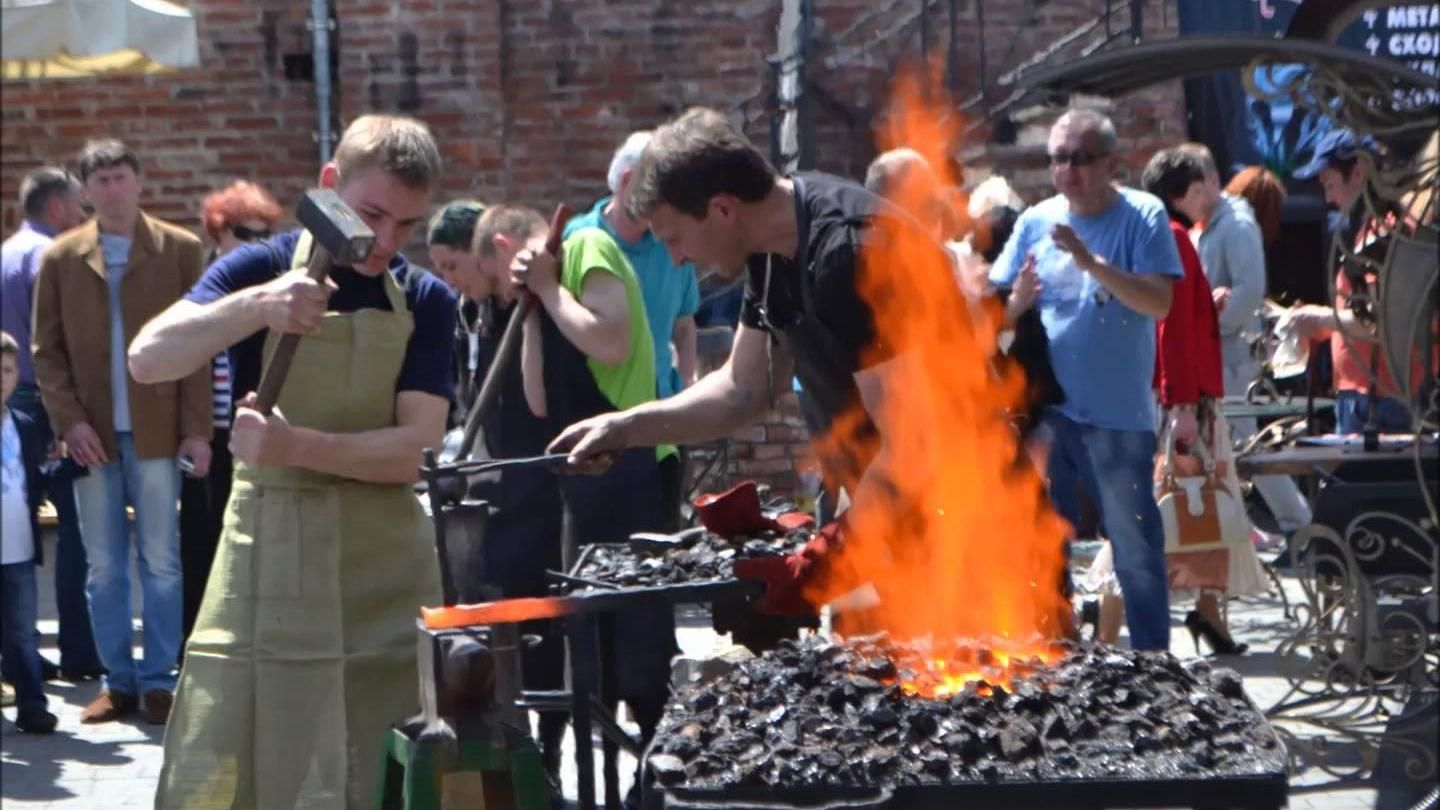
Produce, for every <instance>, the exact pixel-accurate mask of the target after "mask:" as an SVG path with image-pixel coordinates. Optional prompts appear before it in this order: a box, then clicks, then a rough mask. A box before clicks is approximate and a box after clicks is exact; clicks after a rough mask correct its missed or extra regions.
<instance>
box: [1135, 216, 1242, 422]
mask: <svg viewBox="0 0 1440 810" xmlns="http://www.w3.org/2000/svg"><path fill="white" fill-rule="evenodd" d="M1170 232H1171V233H1172V234H1173V235H1174V236H1175V246H1176V247H1177V248H1179V250H1180V264H1181V265H1182V266H1184V268H1185V277H1184V278H1182V279H1181V280H1179V281H1177V282H1175V296H1174V298H1173V299H1172V301H1171V303H1170V314H1168V315H1166V316H1165V319H1164V320H1162V321H1160V322H1158V323H1156V324H1155V343H1156V351H1155V378H1154V382H1153V383H1152V385H1153V387H1154V388H1155V390H1156V391H1159V392H1160V404H1162V405H1164V406H1165V407H1167V408H1169V407H1172V406H1175V405H1194V404H1197V403H1199V402H1200V397H1202V396H1208V397H1220V396H1224V394H1225V381H1224V377H1223V375H1222V374H1221V371H1220V320H1219V318H1218V317H1217V316H1216V314H1215V299H1214V297H1213V296H1212V295H1211V292H1210V281H1209V280H1208V279H1206V278H1205V272H1204V270H1203V269H1201V267H1200V254H1199V253H1198V252H1196V250H1195V246H1194V245H1193V244H1191V243H1190V234H1189V233H1188V232H1187V231H1186V230H1185V228H1184V226H1182V225H1181V224H1180V223H1178V222H1176V221H1175V220H1173V219H1172V220H1170Z"/></svg>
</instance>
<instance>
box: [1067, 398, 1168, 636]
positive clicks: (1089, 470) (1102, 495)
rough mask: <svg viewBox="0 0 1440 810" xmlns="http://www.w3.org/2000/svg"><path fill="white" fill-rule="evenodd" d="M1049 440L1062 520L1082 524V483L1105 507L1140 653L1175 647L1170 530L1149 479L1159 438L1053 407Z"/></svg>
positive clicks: (1128, 615) (1127, 619)
mask: <svg viewBox="0 0 1440 810" xmlns="http://www.w3.org/2000/svg"><path fill="white" fill-rule="evenodd" d="M1045 425H1046V427H1047V428H1048V429H1049V432H1050V434H1051V437H1052V441H1051V446H1050V456H1049V465H1048V466H1049V469H1048V470H1047V472H1048V474H1049V478H1050V499H1051V501H1053V502H1054V504H1055V509H1056V510H1057V511H1058V512H1059V513H1060V515H1061V516H1062V517H1064V518H1065V519H1066V520H1069V521H1070V522H1071V523H1072V524H1074V523H1076V522H1078V519H1079V515H1080V503H1079V498H1078V496H1077V494H1076V486H1077V485H1079V484H1083V485H1084V487H1085V489H1086V491H1087V492H1088V493H1089V494H1090V498H1091V500H1092V501H1094V503H1095V505H1096V507H1097V508H1099V510H1100V519H1101V520H1102V521H1103V522H1104V524H1105V532H1106V534H1107V535H1108V536H1109V538H1110V543H1111V545H1112V546H1113V548H1114V553H1115V576H1116V578H1118V579H1119V580H1120V588H1121V590H1122V591H1124V593H1125V623H1126V626H1127V627H1129V628H1130V646H1132V647H1134V648H1135V649H1137V650H1168V649H1169V648H1170V589H1169V587H1168V582H1167V575H1166V570H1165V531H1164V529H1163V528H1162V527H1161V524H1160V511H1159V509H1157V508H1156V506H1155V492H1154V488H1153V487H1154V484H1153V481H1152V478H1153V475H1154V469H1155V445H1156V440H1155V433H1154V432H1153V431H1149V430H1109V429H1107V428H1101V427H1095V426H1094V425H1085V424H1081V423H1079V422H1076V421H1074V420H1072V419H1070V418H1069V417H1067V416H1065V415H1064V414H1062V413H1060V412H1059V411H1058V410H1056V409H1054V408H1052V409H1050V410H1049V411H1048V412H1047V413H1046V416H1045Z"/></svg>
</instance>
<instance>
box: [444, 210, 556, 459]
mask: <svg viewBox="0 0 1440 810" xmlns="http://www.w3.org/2000/svg"><path fill="white" fill-rule="evenodd" d="M569 220H570V206H568V205H566V204H565V203H560V204H559V205H557V206H555V213H554V214H553V215H552V216H551V217H550V233H549V234H548V235H547V236H546V237H545V252H546V253H549V254H550V255H551V256H555V257H556V258H559V256H560V246H561V244H562V243H563V242H564V235H565V233H564V232H565V223H566V222H568V221H569ZM535 303H536V302H535V296H534V295H533V294H532V293H531V292H530V291H529V290H525V291H523V292H522V293H521V294H520V297H519V300H518V301H516V302H515V311H514V312H512V313H511V314H510V322H509V323H507V324H505V332H504V333H503V334H502V335H501V336H500V345H499V346H497V347H496V348H495V357H494V358H492V359H491V360H490V367H489V368H488V369H486V370H485V379H484V381H482V382H481V383H480V393H479V394H478V395H477V396H476V397H475V404H474V405H473V406H471V408H470V413H469V414H467V415H466V417H465V435H464V438H463V439H462V440H461V442H460V454H459V455H458V456H457V457H456V458H457V459H458V460H462V461H463V460H464V459H467V458H469V457H470V451H471V450H472V449H474V447H475V438H476V437H477V436H478V435H479V433H480V425H481V424H482V423H483V422H484V420H485V417H486V416H487V415H489V413H490V411H491V410H493V409H494V407H495V403H496V402H497V401H498V400H499V399H500V380H501V379H502V378H503V377H504V374H505V369H507V368H509V367H510V363H511V361H513V360H514V359H515V356H516V355H517V354H518V353H519V349H520V336H521V334H522V333H523V331H524V328H525V319H526V318H529V317H530V313H531V312H533V311H534V310H535Z"/></svg>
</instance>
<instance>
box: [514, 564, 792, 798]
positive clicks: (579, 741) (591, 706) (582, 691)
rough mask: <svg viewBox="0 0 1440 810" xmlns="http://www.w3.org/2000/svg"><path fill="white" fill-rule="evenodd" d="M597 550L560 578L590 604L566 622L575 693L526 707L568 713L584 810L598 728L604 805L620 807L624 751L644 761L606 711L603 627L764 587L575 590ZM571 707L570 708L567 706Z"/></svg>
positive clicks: (734, 582)
mask: <svg viewBox="0 0 1440 810" xmlns="http://www.w3.org/2000/svg"><path fill="white" fill-rule="evenodd" d="M594 548H595V545H590V546H587V547H586V548H584V549H583V550H582V551H581V553H580V555H579V556H578V557H577V559H576V560H575V562H574V564H573V565H572V566H571V567H570V573H569V574H568V575H565V576H563V577H555V579H557V580H558V582H557V583H556V584H557V585H558V586H561V587H564V588H566V589H567V591H566V592H568V594H569V595H571V596H578V597H581V598H583V599H584V600H585V606H586V608H585V610H582V611H580V612H577V613H575V614H572V615H570V616H566V617H565V618H564V619H562V620H561V621H562V623H563V626H564V629H565V637H566V640H567V642H568V646H569V655H568V656H567V657H566V660H567V666H568V668H569V676H570V677H569V680H570V690H569V692H568V694H560V693H550V694H539V693H527V697H528V698H529V700H527V701H526V703H525V705H526V706H527V708H535V709H544V710H551V711H554V710H559V709H560V708H562V707H564V708H566V709H568V711H569V712H570V716H571V723H572V724H573V727H574V732H575V740H576V744H575V766H576V776H577V779H576V782H577V793H578V796H577V798H578V801H579V806H580V808H581V810H593V808H594V807H595V806H596V805H595V757H594V751H593V750H592V747H591V746H590V745H588V744H586V742H585V741H588V740H589V739H590V738H591V733H592V730H593V729H594V728H595V727H596V726H599V730H600V732H601V735H602V738H603V741H602V744H601V751H602V756H603V760H604V762H603V773H604V778H605V806H606V807H614V808H619V806H620V782H619V779H620V774H619V749H620V748H622V747H623V748H625V749H626V750H628V751H629V752H630V753H632V754H634V755H635V757H636V758H637V759H638V758H640V757H641V755H642V752H641V751H640V746H639V744H638V743H637V742H636V741H635V740H634V738H632V737H630V735H629V734H627V733H626V732H625V730H624V729H622V728H621V727H620V724H619V723H618V722H617V721H616V720H615V717H614V715H612V714H611V713H610V711H609V710H608V709H607V708H606V707H605V706H606V700H605V698H606V697H607V696H609V695H610V694H611V692H612V689H613V686H612V685H611V684H609V683H608V682H607V681H608V679H607V678H606V677H605V667H604V666H603V665H602V661H603V657H602V656H603V651H602V646H601V640H600V632H601V626H602V624H603V623H604V622H606V621H608V620H609V617H610V616H612V615H613V614H614V613H615V612H617V611H620V610H630V609H633V608H645V607H655V606H663V607H665V608H668V609H672V610H673V609H674V607H675V606H676V605H681V604H709V605H713V604H715V603H719V602H742V601H744V600H746V599H748V598H751V597H753V596H758V595H759V594H760V593H761V592H762V591H763V589H764V586H763V585H761V584H760V583H758V582H750V581H745V580H739V579H721V580H707V581H702V582H689V583H676V584H670V585H662V586H654V587H636V588H621V587H602V586H601V585H600V584H599V583H597V584H596V585H594V586H591V587H584V586H582V588H581V589H579V590H574V589H570V587H571V586H573V585H574V584H575V583H576V582H577V580H578V574H579V572H580V570H581V569H582V568H583V567H584V566H585V563H586V561H587V559H588V558H589V555H590V554H591V553H593V549H594ZM566 703H568V705H565V704H566Z"/></svg>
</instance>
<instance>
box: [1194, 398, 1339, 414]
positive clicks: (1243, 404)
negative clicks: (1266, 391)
mask: <svg viewBox="0 0 1440 810" xmlns="http://www.w3.org/2000/svg"><path fill="white" fill-rule="evenodd" d="M1314 406H1315V411H1316V412H1319V411H1322V410H1330V409H1332V408H1334V407H1335V400H1333V399H1329V398H1323V397H1316V398H1315V400H1314ZM1220 410H1221V412H1222V413H1224V414H1225V418H1226V419H1244V418H1253V419H1273V418H1277V417H1282V416H1303V415H1305V414H1306V413H1308V412H1309V408H1308V407H1307V405H1306V400H1305V399H1304V398H1303V397H1301V398H1298V399H1292V400H1285V401H1281V400H1275V401H1270V402H1247V401H1246V400H1245V398H1244V397H1225V399H1224V400H1222V401H1221V403H1220Z"/></svg>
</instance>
